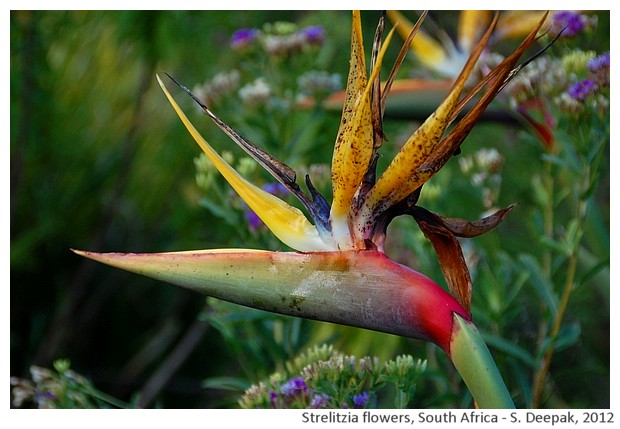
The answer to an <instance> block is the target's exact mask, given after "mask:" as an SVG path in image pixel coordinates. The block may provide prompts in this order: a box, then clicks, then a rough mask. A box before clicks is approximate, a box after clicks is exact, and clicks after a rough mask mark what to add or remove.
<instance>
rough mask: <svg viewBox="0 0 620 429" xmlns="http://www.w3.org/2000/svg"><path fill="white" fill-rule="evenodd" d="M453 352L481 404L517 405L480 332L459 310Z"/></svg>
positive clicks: (472, 392)
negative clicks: (460, 314)
mask: <svg viewBox="0 0 620 429" xmlns="http://www.w3.org/2000/svg"><path fill="white" fill-rule="evenodd" d="M450 356H451V358H452V362H453V363H454V366H455V367H456V369H457V370H458V372H459V374H460V375H461V377H462V378H463V381H464V382H465V384H466V385H467V387H468V388H469V391H470V392H471V394H472V396H473V398H474V401H475V402H476V404H477V406H478V407H479V408H515V405H514V403H513V401H512V398H511V397H510V393H509V392H508V389H507V388H506V385H505V384H504V380H503V379H502V376H501V375H500V373H499V370H498V369H497V365H496V364H495V361H494V360H493V357H492V356H491V352H490V351H489V349H488V347H487V346H486V344H485V342H484V340H483V339H482V336H481V335H480V332H478V329H476V327H475V326H474V324H473V323H472V322H469V321H467V320H465V319H463V318H462V317H460V316H459V315H457V314H455V315H454V328H453V334H452V341H451V343H450Z"/></svg>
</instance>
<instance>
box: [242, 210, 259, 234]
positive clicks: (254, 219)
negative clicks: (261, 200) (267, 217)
mask: <svg viewBox="0 0 620 429" xmlns="http://www.w3.org/2000/svg"><path fill="white" fill-rule="evenodd" d="M243 217H245V220H246V222H247V223H248V225H250V229H251V230H255V229H257V228H258V227H259V226H261V225H262V224H263V221H262V220H260V218H259V217H258V215H257V214H256V213H254V211H253V210H250V209H247V210H246V211H245V212H244V213H243Z"/></svg>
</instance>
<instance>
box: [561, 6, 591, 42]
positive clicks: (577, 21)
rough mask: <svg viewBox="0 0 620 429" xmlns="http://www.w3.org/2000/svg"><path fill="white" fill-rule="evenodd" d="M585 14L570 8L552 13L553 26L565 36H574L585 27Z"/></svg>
mask: <svg viewBox="0 0 620 429" xmlns="http://www.w3.org/2000/svg"><path fill="white" fill-rule="evenodd" d="M586 24H587V20H586V19H585V16H584V15H582V14H580V13H578V12H574V11H572V10H562V11H559V12H556V13H555V14H554V15H553V27H554V28H555V29H556V30H557V31H562V29H564V32H563V33H562V34H563V35H564V36H566V37H574V36H576V35H577V34H579V33H580V32H582V31H583V30H584V29H585V28H586Z"/></svg>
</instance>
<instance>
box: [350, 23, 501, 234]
mask: <svg viewBox="0 0 620 429" xmlns="http://www.w3.org/2000/svg"><path fill="white" fill-rule="evenodd" d="M489 36H490V31H487V33H486V34H485V36H484V40H482V41H481V42H480V43H479V45H478V46H477V47H476V49H475V50H474V52H473V53H472V55H471V57H470V59H469V60H468V62H467V63H466V65H465V67H464V68H463V70H462V71H461V74H460V75H459V76H458V78H457V80H456V82H455V83H454V85H453V87H452V89H451V90H450V93H449V94H448V95H447V96H446V98H445V100H444V101H443V102H442V103H441V105H440V106H439V107H438V108H437V110H435V112H434V113H433V114H432V115H431V116H430V117H429V118H428V119H427V120H426V121H425V122H424V123H423V124H422V125H421V126H420V128H418V129H417V130H416V131H415V133H414V134H413V135H412V136H411V137H410V138H409V139H408V140H407V141H406V142H405V144H404V145H403V147H402V148H401V150H400V151H399V152H398V154H396V156H395V157H394V159H393V160H392V162H391V163H390V165H389V166H388V167H387V169H386V170H385V171H384V172H383V174H382V175H381V177H379V180H377V183H375V185H374V186H373V187H372V188H371V190H370V191H369V192H368V194H367V195H366V200H365V201H364V205H363V206H362V210H361V211H360V215H359V217H358V220H357V221H356V223H357V225H356V228H355V229H356V230H366V229H367V228H366V226H367V225H366V224H367V223H368V222H369V221H372V220H373V219H374V217H375V216H376V215H377V214H379V213H382V212H384V211H385V210H387V209H388V208H389V207H391V206H392V205H394V204H396V203H398V202H400V201H401V200H403V199H404V198H406V197H407V196H408V195H410V194H411V193H412V192H413V191H415V190H416V189H417V188H418V187H420V186H421V185H422V184H424V183H425V182H426V181H427V180H428V179H429V178H430V177H431V176H432V175H433V174H434V173H435V171H431V170H429V171H419V170H418V167H420V166H421V165H422V164H423V163H424V162H425V160H426V159H427V158H428V156H429V155H430V154H431V153H432V151H433V149H434V148H435V147H436V146H437V144H438V143H439V142H440V141H441V138H442V136H443V134H444V132H445V131H446V128H447V127H448V126H449V125H450V123H451V121H452V113H453V112H454V109H455V107H456V105H457V103H458V100H459V97H460V95H461V91H462V90H463V87H464V86H465V83H466V82H467V79H469V76H470V75H471V72H472V70H473V69H474V66H475V64H476V60H477V58H478V56H479V54H480V52H481V51H482V48H483V47H484V44H486V40H488V37H489Z"/></svg>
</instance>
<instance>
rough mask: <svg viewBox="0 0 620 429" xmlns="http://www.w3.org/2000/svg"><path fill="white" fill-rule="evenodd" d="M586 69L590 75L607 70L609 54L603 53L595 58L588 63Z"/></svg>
mask: <svg viewBox="0 0 620 429" xmlns="http://www.w3.org/2000/svg"><path fill="white" fill-rule="evenodd" d="M588 69H589V70H590V71H591V72H592V73H598V72H600V71H605V70H609V52H605V53H603V54H601V55H599V56H598V57H596V58H592V59H591V60H590V61H588Z"/></svg>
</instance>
